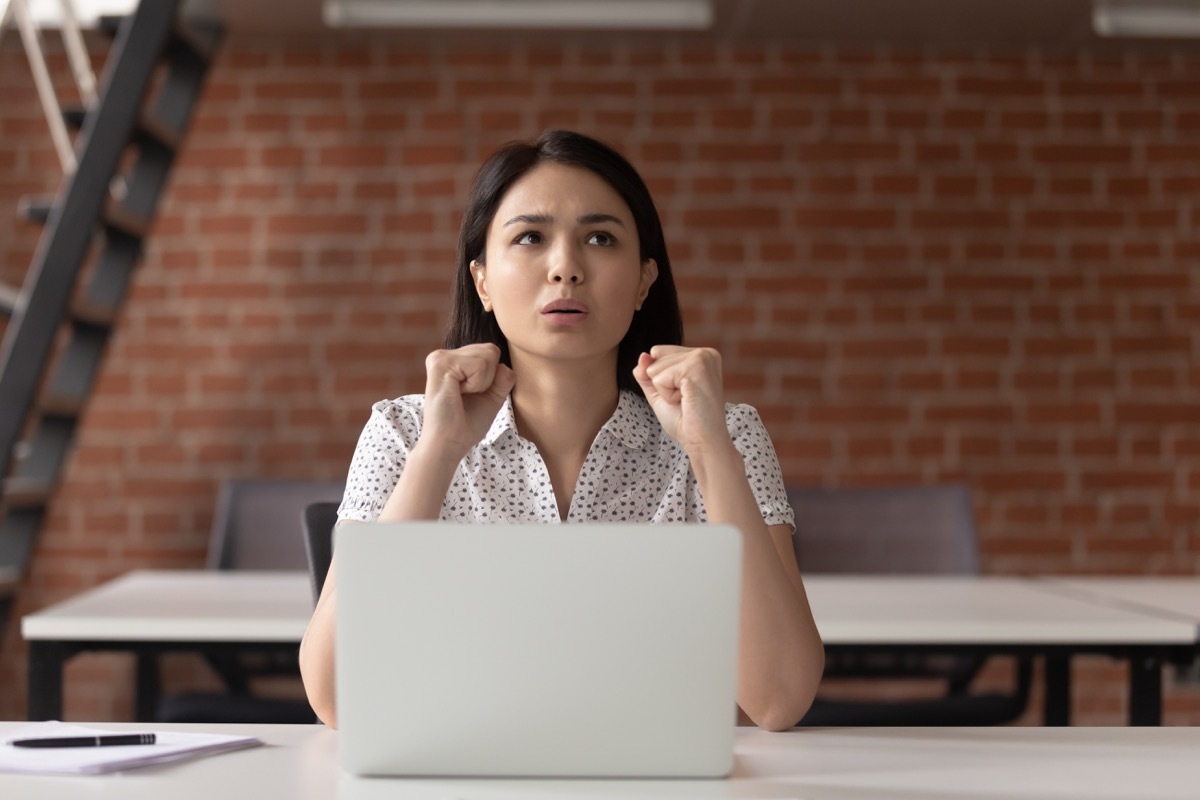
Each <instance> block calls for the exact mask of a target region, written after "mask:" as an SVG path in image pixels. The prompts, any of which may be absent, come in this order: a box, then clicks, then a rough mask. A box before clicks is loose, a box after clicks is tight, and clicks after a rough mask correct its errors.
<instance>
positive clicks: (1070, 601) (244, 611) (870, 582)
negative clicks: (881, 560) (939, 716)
mask: <svg viewBox="0 0 1200 800" xmlns="http://www.w3.org/2000/svg"><path fill="white" fill-rule="evenodd" d="M805 586H806V588H807V590H808V596H809V602H810V603H811V605H812V609H813V616H814V617H815V618H816V620H817V626H818V628H819V629H820V631H821V636H822V638H823V639H824V640H825V642H826V644H830V645H838V644H867V645H871V644H914V643H915V644H1013V643H1019V644H1030V645H1037V644H1056V645H1057V644H1066V645H1070V644H1097V643H1102V644H1113V643H1115V644H1180V645H1191V644H1194V643H1195V642H1196V638H1197V625H1196V623H1195V622H1193V621H1191V620H1189V619H1186V618H1182V617H1179V616H1170V615H1165V614H1156V613H1148V612H1147V610H1146V609H1144V608H1141V609H1139V608H1137V607H1134V606H1130V605H1124V604H1117V603H1109V602H1098V601H1097V599H1096V598H1094V597H1089V596H1088V595H1087V594H1086V593H1080V592H1075V591H1064V588H1063V587H1065V586H1070V582H1064V583H1062V584H1061V585H1059V583H1058V582H1057V580H1056V581H1054V582H1051V581H1050V580H1049V579H1045V580H1043V579H1029V578H1007V577H987V576H985V577H942V576H883V575H870V576H853V575H836V576H834V575H810V576H808V577H807V578H805ZM1181 594H1182V592H1181ZM1198 594H1200V593H1198ZM1198 607H1200V606H1198ZM311 614H312V595H311V590H310V588H309V582H308V576H307V575H306V574H304V573H296V572H222V571H215V570H196V571H187V570H179V571H172V570H143V571H138V572H132V573H129V574H128V575H124V576H122V577H120V578H117V579H115V580H113V581H110V582H108V583H106V584H103V585H102V586H98V587H96V588H94V589H91V590H89V591H86V592H84V593H82V594H80V595H77V596H76V597H73V598H71V599H69V600H65V601H63V602H61V603H57V604H55V605H52V606H50V607H49V608H46V609H43V610H41V611H37V612H35V613H32V614H27V615H25V616H24V617H23V618H22V620H21V633H22V635H23V636H24V637H25V638H26V639H29V640H47V639H53V640H62V641H81V640H103V641H222V642H251V641H254V642H299V641H300V638H301V636H302V635H303V634H304V628H305V626H306V625H307V623H308V619H309V616H310V615H311Z"/></svg>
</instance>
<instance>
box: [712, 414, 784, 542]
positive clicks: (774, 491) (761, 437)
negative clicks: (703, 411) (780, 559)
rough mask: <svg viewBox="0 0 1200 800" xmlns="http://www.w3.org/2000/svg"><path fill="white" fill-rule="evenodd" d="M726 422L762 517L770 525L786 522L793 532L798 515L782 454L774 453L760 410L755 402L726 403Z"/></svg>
mask: <svg viewBox="0 0 1200 800" xmlns="http://www.w3.org/2000/svg"><path fill="white" fill-rule="evenodd" d="M725 424H726V425H727V426H728V427H729V435H730V437H731V438H732V439H733V446H734V447H736V448H737V451H738V452H739V453H741V454H742V460H743V461H744V462H745V465H746V479H747V480H748V481H749V482H750V490H751V491H752V492H754V499H755V500H756V501H757V502H758V509H759V511H760V512H761V513H762V516H763V521H764V522H766V523H767V525H787V526H789V527H790V528H791V529H792V530H793V532H794V531H795V529H796V519H795V515H794V514H793V512H792V506H791V503H789V502H788V499H787V489H786V488H785V487H784V485H783V471H782V470H781V469H780V468H779V457H778V456H777V455H776V454H775V445H773V444H772V443H771V436H770V434H768V433H767V429H766V427H765V426H764V425H763V423H762V419H761V418H760V417H759V416H758V411H757V410H756V409H755V408H754V406H749V405H745V404H738V405H732V404H727V405H726V406H725Z"/></svg>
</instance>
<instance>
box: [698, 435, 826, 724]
mask: <svg viewBox="0 0 1200 800" xmlns="http://www.w3.org/2000/svg"><path fill="white" fill-rule="evenodd" d="M691 462H692V469H693V471H694V472H695V473H696V481H697V483H698V484H699V486H700V494H701V496H702V497H703V498H704V507H705V509H706V510H707V512H708V520H709V522H720V523H727V524H730V525H734V526H736V527H737V528H738V530H740V531H741V532H742V542H743V549H742V553H743V556H742V559H743V560H742V598H741V620H740V625H741V627H740V631H741V633H740V642H739V647H738V687H737V697H738V705H739V706H740V707H741V708H742V710H743V711H744V712H745V713H746V715H747V716H748V717H749V718H750V719H751V721H753V722H754V723H755V724H756V725H758V726H760V727H762V728H766V729H767V730H773V731H777V730H785V729H787V728H791V727H793V726H794V725H795V724H796V723H798V722H799V721H800V719H801V717H803V716H804V713H805V712H806V711H807V710H808V708H809V706H811V705H812V701H813V698H814V697H815V696H816V693H817V686H818V684H819V683H820V681H821V673H822V672H823V671H824V668H825V650H824V647H823V646H822V644H821V637H820V634H818V633H817V626H816V624H815V623H814V622H813V618H812V612H811V611H810V610H809V606H808V597H807V595H806V594H805V592H804V584H803V582H802V581H801V579H800V570H799V569H798V568H797V566H796V557H795V555H794V554H793V550H792V541H791V530H790V528H789V527H788V526H787V525H774V526H771V527H768V526H767V525H766V523H765V522H764V521H763V518H762V514H761V513H760V511H759V509H758V503H757V502H756V501H755V499H754V494H753V492H752V491H751V490H750V484H749V482H748V481H747V479H746V473H745V470H744V468H743V464H742V456H741V454H740V453H739V452H738V451H737V450H736V448H734V447H733V443H732V442H730V444H729V449H728V451H726V452H725V453H724V454H720V453H702V454H699V455H698V457H691Z"/></svg>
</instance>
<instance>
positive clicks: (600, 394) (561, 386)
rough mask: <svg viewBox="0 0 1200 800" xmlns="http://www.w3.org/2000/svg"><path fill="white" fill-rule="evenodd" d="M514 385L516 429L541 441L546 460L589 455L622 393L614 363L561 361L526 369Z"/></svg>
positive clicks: (516, 367) (518, 369) (518, 368)
mask: <svg viewBox="0 0 1200 800" xmlns="http://www.w3.org/2000/svg"><path fill="white" fill-rule="evenodd" d="M523 366H525V365H521V364H519V363H515V364H514V370H515V371H516V373H517V382H516V386H515V387H514V388H513V393H512V401H513V414H514V416H515V418H516V422H517V431H518V432H519V433H520V434H521V436H523V437H524V438H526V439H528V440H529V441H531V442H533V443H534V444H535V445H537V448H538V450H539V451H540V452H541V454H542V458H543V459H545V460H546V461H547V462H549V461H551V460H559V459H561V458H566V459H568V460H579V461H580V463H582V459H583V457H584V456H586V455H587V452H588V449H589V448H590V447H591V445H592V441H593V440H594V439H595V438H596V434H597V433H598V432H599V431H600V428H601V427H603V425H604V423H605V422H607V421H608V419H609V418H610V417H611V416H612V415H613V412H614V411H616V409H617V402H618V400H619V399H620V392H619V391H618V389H617V381H616V375H615V374H614V369H613V368H612V366H611V365H610V366H608V367H607V368H604V367H599V366H598V365H595V364H591V365H571V366H569V367H565V368H564V367H562V365H556V366H555V367H554V368H553V369H529V368H528V367H526V368H524V369H522V367H523Z"/></svg>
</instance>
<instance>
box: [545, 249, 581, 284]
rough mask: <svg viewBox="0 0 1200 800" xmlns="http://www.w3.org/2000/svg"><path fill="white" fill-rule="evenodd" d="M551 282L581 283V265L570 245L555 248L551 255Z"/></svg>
mask: <svg viewBox="0 0 1200 800" xmlns="http://www.w3.org/2000/svg"><path fill="white" fill-rule="evenodd" d="M551 258H552V259H553V261H552V263H551V266H550V275H549V278H550V281H551V283H583V267H582V264H581V261H580V259H579V256H578V254H577V253H575V251H574V250H573V249H571V248H570V247H562V248H557V250H556V252H555V253H554V254H553V255H552V256H551Z"/></svg>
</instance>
